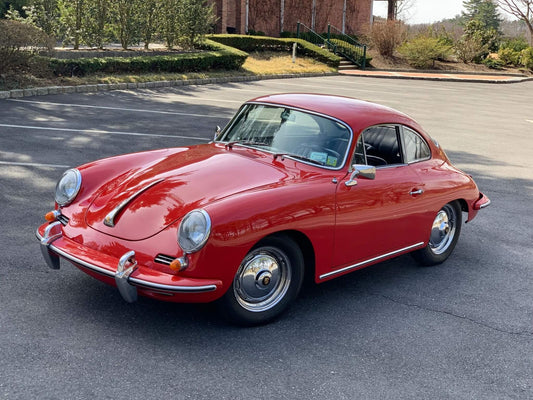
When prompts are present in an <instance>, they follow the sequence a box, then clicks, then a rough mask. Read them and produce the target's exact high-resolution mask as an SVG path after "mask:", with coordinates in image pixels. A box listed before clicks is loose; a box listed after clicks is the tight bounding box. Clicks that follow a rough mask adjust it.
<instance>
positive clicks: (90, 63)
mask: <svg viewBox="0 0 533 400" xmlns="http://www.w3.org/2000/svg"><path fill="white" fill-rule="evenodd" d="M201 46H202V47H203V48H204V49H205V50H206V51H203V52H199V53H182V54H177V55H169V56H144V57H128V58H125V57H105V58H78V59H74V60H64V59H57V58H52V59H50V62H49V65H50V68H51V69H52V71H53V72H54V74H56V75H67V76H83V75H87V74H93V73H97V72H104V73H146V72H196V71H205V70H209V69H239V68H240V67H241V66H242V64H244V61H246V58H247V57H248V54H246V53H244V52H242V51H239V50H237V49H232V48H230V47H228V46H224V45H221V44H219V43H215V42H212V41H207V40H206V41H205V42H204V43H203V44H202V45H201Z"/></svg>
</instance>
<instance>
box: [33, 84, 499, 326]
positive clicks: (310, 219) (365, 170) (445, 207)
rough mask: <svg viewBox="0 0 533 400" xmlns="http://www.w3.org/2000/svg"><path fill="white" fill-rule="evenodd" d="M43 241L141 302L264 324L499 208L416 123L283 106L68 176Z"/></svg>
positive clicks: (356, 108)
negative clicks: (312, 293)
mask: <svg viewBox="0 0 533 400" xmlns="http://www.w3.org/2000/svg"><path fill="white" fill-rule="evenodd" d="M55 201H56V207H55V210H54V211H51V212H49V213H48V214H47V215H46V219H47V221H48V222H46V223H45V224H43V225H42V226H40V227H39V229H38V230H37V236H38V238H39V239H40V241H41V249H42V253H43V256H44V258H45V260H46V262H47V264H48V266H49V267H51V268H53V269H58V268H59V260H60V258H64V259H66V260H67V261H70V262H71V263H73V264H74V265H75V266H76V267H78V268H79V269H81V270H82V271H84V272H86V273H87V274H89V275H91V276H93V277H95V278H97V279H99V280H101V281H103V282H106V283H108V284H111V285H115V286H117V287H118V290H119V291H120V293H121V295H122V297H123V298H124V299H125V300H126V301H128V302H133V301H135V300H136V299H137V295H138V294H141V295H143V296H149V297H152V298H156V299H159V300H164V301H172V302H210V301H215V300H216V301H217V302H218V304H219V306H220V309H221V310H222V312H223V313H224V314H225V315H226V316H227V317H228V318H229V319H230V320H231V321H234V322H237V323H242V324H259V323H264V322H267V321H269V320H271V319H272V318H274V317H276V316H277V315H279V314H280V313H281V312H282V311H283V310H284V309H285V308H286V307H287V306H288V304H289V303H290V302H291V301H292V300H293V299H294V298H295V297H296V296H297V294H298V291H299V290H300V287H301V285H302V280H303V278H304V275H310V276H312V277H313V278H314V280H315V282H317V283H320V282H324V281H326V280H329V279H332V278H335V277H337V276H341V275H343V274H346V273H348V272H351V271H355V270H357V269H360V268H363V267H367V266H369V265H372V264H375V263H377V262H380V261H383V260H386V259H389V258H392V257H395V256H398V255H400V254H403V253H407V252H412V254H413V256H414V257H415V258H416V260H418V261H419V262H420V263H422V264H423V265H433V264H439V263H442V262H443V261H444V260H446V259H447V258H448V256H449V255H450V254H451V252H452V251H453V249H454V247H455V244H456V242H457V239H458V238H459V233H460V231H461V223H462V220H463V219H462V214H463V213H464V214H465V215H466V216H467V220H468V221H470V220H472V219H473V218H474V217H475V216H476V214H477V212H478V210H480V209H481V208H484V207H486V206H488V205H489V204H490V201H489V199H488V198H487V197H486V196H485V195H483V194H482V193H480V192H479V190H478V188H477V186H476V184H475V183H474V181H473V180H472V178H471V177H470V176H469V175H467V174H465V173H464V172H462V171H460V170H458V169H457V168H455V167H454V166H453V165H452V164H451V163H450V161H449V160H448V158H447V157H446V155H445V153H444V151H443V150H442V148H441V147H440V146H439V145H438V144H437V142H435V141H434V140H432V139H431V138H430V137H429V136H428V135H427V134H426V133H425V132H424V130H423V129H422V128H421V127H420V126H419V125H418V124H417V123H416V122H415V121H413V120H412V119H411V118H409V117H408V116H406V115H404V114H402V113H400V112H398V111H395V110H392V109H390V108H387V107H383V106H380V105H376V104H372V103H368V102H364V101H359V100H355V99H351V98H346V97H336V96H326V95H314V94H280V95H271V96H264V97H259V98H256V99H254V100H250V101H248V102H247V103H245V104H244V105H243V106H242V107H241V108H240V109H239V111H238V112H237V114H236V115H235V117H234V118H233V119H232V120H231V121H230V122H229V124H228V125H227V126H226V127H225V128H224V129H223V130H222V131H220V130H219V131H218V132H217V135H216V137H215V139H214V141H213V142H211V143H209V144H202V145H198V146H190V147H180V148H171V149H162V150H155V151H148V152H142V153H135V154H127V155H121V156H117V157H112V158H108V159H104V160H99V161H94V162H92V163H89V164H86V165H82V166H80V167H78V168H74V169H70V170H68V171H66V172H65V173H64V174H63V176H62V177H61V179H60V180H59V182H58V184H57V186H56V193H55Z"/></svg>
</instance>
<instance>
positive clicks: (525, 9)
mask: <svg viewBox="0 0 533 400" xmlns="http://www.w3.org/2000/svg"><path fill="white" fill-rule="evenodd" d="M493 1H494V2H495V3H496V4H498V6H500V8H501V9H502V10H503V11H505V12H508V13H509V14H512V15H514V16H515V17H516V18H518V19H519V20H521V21H523V22H524V23H525V24H526V26H527V29H528V32H529V38H528V39H529V45H530V46H533V0H493Z"/></svg>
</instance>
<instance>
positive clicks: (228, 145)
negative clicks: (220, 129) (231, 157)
mask: <svg viewBox="0 0 533 400" xmlns="http://www.w3.org/2000/svg"><path fill="white" fill-rule="evenodd" d="M236 144H240V145H242V146H270V145H269V144H268V143H264V142H256V141H254V140H234V141H232V142H228V143H226V148H227V149H231V148H233V146H234V145H236Z"/></svg>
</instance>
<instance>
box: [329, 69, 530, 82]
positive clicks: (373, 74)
mask: <svg viewBox="0 0 533 400" xmlns="http://www.w3.org/2000/svg"><path fill="white" fill-rule="evenodd" d="M339 73H340V75H345V76H353V77H361V78H381V79H409V80H425V81H439V82H466V83H490V84H495V83H497V84H504V83H505V84H509V83H520V82H527V81H532V80H533V77H529V76H525V75H517V74H489V73H478V74H476V73H472V72H465V73H462V72H451V71H446V72H438V73H435V72H424V71H420V72H419V71H397V70H372V71H366V70H348V71H341V72H339ZM491 78H493V79H491Z"/></svg>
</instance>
